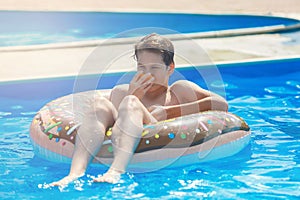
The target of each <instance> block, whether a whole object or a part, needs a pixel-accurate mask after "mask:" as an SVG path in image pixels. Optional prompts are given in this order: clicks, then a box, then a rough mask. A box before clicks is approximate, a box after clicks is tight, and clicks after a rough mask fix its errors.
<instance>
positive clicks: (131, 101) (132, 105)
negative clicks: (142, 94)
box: [119, 95, 142, 113]
mask: <svg viewBox="0 0 300 200" xmlns="http://www.w3.org/2000/svg"><path fill="white" fill-rule="evenodd" d="M141 105H142V103H141V102H140V100H139V99H138V98H137V97H136V96H134V95H128V96H126V97H125V98H124V99H123V100H122V101H121V104H120V106H119V112H131V113H134V112H137V111H139V110H141Z"/></svg>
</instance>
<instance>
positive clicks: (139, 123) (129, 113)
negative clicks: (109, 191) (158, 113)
mask: <svg viewBox="0 0 300 200" xmlns="http://www.w3.org/2000/svg"><path fill="white" fill-rule="evenodd" d="M154 122H156V119H155V118H154V117H153V116H152V115H151V114H150V113H149V111H148V110H147V109H146V108H145V106H144V105H143V104H142V103H141V102H140V100H139V99H138V98H137V97H136V96H133V95H129V96H126V97H125V98H124V99H123V101H122V102H121V104H120V106H119V109H118V117H117V120H116V122H115V124H114V126H113V129H112V132H113V145H114V161H113V163H112V165H111V167H110V169H109V170H108V172H107V173H105V174H104V175H103V176H102V177H99V178H97V179H95V180H94V181H95V182H112V183H113V182H117V181H118V178H119V176H120V174H121V173H124V172H125V171H126V167H127V165H128V164H129V162H130V160H131V158H132V155H133V153H134V151H135V149H136V147H137V144H138V142H139V141H140V138H141V134H142V131H143V124H149V123H154Z"/></svg>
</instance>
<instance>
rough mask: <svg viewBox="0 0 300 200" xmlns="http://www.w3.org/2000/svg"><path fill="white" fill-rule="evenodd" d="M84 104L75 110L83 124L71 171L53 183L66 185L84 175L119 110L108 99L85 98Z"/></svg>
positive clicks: (79, 132) (78, 135)
mask: <svg viewBox="0 0 300 200" xmlns="http://www.w3.org/2000/svg"><path fill="white" fill-rule="evenodd" d="M77 103H78V102H77ZM81 103H82V101H81ZM83 104H85V105H79V106H80V107H81V108H78V109H76V111H75V115H76V114H78V115H80V116H81V117H80V121H81V123H82V124H81V126H80V128H79V129H78V131H77V136H76V142H75V148H74V153H73V158H72V163H71V169H70V173H69V175H68V176H66V177H65V178H63V179H61V180H60V181H58V182H54V183H52V185H58V186H59V185H66V184H68V183H70V182H72V181H74V180H76V179H77V178H78V177H80V176H82V175H84V173H85V170H86V168H87V165H88V163H89V162H90V161H91V160H92V158H93V156H95V155H96V154H97V153H98V152H99V150H100V147H101V145H102V143H103V140H104V136H105V131H106V129H107V128H108V127H111V126H112V125H113V124H114V121H115V117H116V115H117V111H116V110H115V107H114V106H113V104H112V103H111V102H110V101H109V100H108V99H106V98H104V97H101V98H98V99H96V100H85V101H84V102H83ZM87 104H88V105H87Z"/></svg>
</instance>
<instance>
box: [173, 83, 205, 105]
mask: <svg viewBox="0 0 300 200" xmlns="http://www.w3.org/2000/svg"><path fill="white" fill-rule="evenodd" d="M170 90H171V91H172V92H173V93H174V94H175V95H176V97H177V99H178V100H179V101H180V102H182V103H183V102H190V101H195V100H198V99H202V98H205V97H208V96H210V95H211V93H210V92H209V91H207V90H205V89H203V88H201V87H200V86H199V85H197V84H195V83H193V82H191V81H187V80H179V81H176V82H175V83H173V84H172V85H171V86H170Z"/></svg>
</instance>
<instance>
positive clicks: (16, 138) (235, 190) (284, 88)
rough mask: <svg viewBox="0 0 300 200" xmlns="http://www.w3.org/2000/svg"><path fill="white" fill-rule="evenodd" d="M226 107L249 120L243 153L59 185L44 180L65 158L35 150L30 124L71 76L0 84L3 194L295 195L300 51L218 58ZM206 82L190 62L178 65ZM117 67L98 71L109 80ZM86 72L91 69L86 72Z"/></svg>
mask: <svg viewBox="0 0 300 200" xmlns="http://www.w3.org/2000/svg"><path fill="white" fill-rule="evenodd" d="M218 67H219V71H220V74H221V76H222V78H223V81H224V83H223V84H220V83H214V84H213V86H211V87H216V88H218V87H220V86H222V85H224V86H225V88H226V98H227V100H228V102H229V111H230V112H233V113H235V114H237V115H239V116H241V117H243V118H244V119H245V120H246V121H247V122H248V124H249V125H250V127H251V130H252V135H251V141H250V144H249V145H248V146H247V147H246V148H245V149H244V150H242V151H241V152H240V153H238V154H236V155H234V156H232V157H228V158H224V159H220V160H216V161H211V162H207V163H202V164H197V165H192V166H187V167H182V168H174V169H162V170H159V171H155V172H151V173H143V174H126V175H124V176H123V177H122V180H123V181H124V182H122V183H120V184H116V185H110V184H94V183H93V184H92V183H90V180H91V176H94V175H97V174H99V173H103V172H104V171H103V170H99V169H97V168H96V167H94V166H93V167H90V168H89V169H88V170H87V175H86V176H84V177H82V178H81V179H80V180H79V181H77V182H76V183H74V184H70V185H69V186H68V187H67V188H64V189H63V190H62V191H60V190H59V189H58V188H47V185H46V184H45V183H49V182H51V181H54V180H57V179H59V178H61V177H63V176H64V175H66V174H67V173H68V169H69V165H66V164H57V163H52V162H49V161H45V160H42V159H39V158H37V157H34V153H33V150H32V147H31V144H30V138H29V125H30V123H31V120H32V118H33V116H34V114H35V113H36V112H37V111H38V110H39V109H40V108H41V107H42V106H43V105H44V104H45V103H46V102H48V101H50V100H52V99H55V98H56V97H58V96H61V95H66V94H69V93H71V92H72V85H73V83H74V77H68V78H64V79H48V80H47V79H46V80H45V79H44V80H36V81H26V82H24V81H23V82H7V83H1V84H0V94H1V97H0V127H1V128H0V148H1V151H0V169H1V170H0V199H6V198H7V199H57V198H60V199H97V198H99V199H102V198H104V199H105V198H106V199H111V198H116V199H133V198H134V199H139V198H141V199H149V198H153V199H184V198H186V199H188V198H192V199H199V198H200V199H201V198H204V199H205V198H213V199H286V198H288V199H299V197H300V176H299V174H300V101H299V100H300V78H299V77H300V58H298V59H283V60H275V61H260V62H248V63H232V64H222V65H219V66H218ZM178 71H179V72H180V73H181V74H182V75H184V77H185V78H187V79H189V80H192V81H194V82H196V83H198V84H199V85H202V86H203V87H206V86H205V84H204V83H203V81H202V78H201V77H199V76H197V75H196V74H197V73H195V69H194V68H187V69H178ZM121 75H122V74H110V75H106V76H104V77H103V79H104V81H103V82H106V81H105V80H109V82H107V84H100V85H99V88H108V87H111V86H112V85H113V84H114V83H115V82H116V81H117V80H118V79H119V78H120V76H121ZM85 78H86V79H87V80H90V79H95V78H97V77H96V76H87V77H85Z"/></svg>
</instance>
